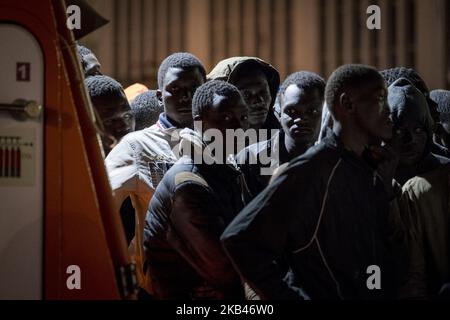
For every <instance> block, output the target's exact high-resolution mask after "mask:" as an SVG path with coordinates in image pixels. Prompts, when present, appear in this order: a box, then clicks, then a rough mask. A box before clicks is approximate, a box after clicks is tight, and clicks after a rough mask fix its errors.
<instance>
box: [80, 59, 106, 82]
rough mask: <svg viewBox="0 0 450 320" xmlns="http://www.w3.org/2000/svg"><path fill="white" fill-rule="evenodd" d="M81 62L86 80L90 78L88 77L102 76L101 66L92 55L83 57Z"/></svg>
mask: <svg viewBox="0 0 450 320" xmlns="http://www.w3.org/2000/svg"><path fill="white" fill-rule="evenodd" d="M83 60H84V66H83V67H84V76H85V77H86V78H87V77H90V76H95V75H101V74H102V73H101V72H100V67H101V65H100V63H99V62H98V60H97V58H96V57H95V55H94V54H93V53H90V54H88V55H85V56H84V57H83Z"/></svg>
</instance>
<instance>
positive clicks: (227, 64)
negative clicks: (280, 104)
mask: <svg viewBox="0 0 450 320" xmlns="http://www.w3.org/2000/svg"><path fill="white" fill-rule="evenodd" d="M207 78H208V79H215V80H223V81H226V82H229V83H231V84H233V85H235V86H236V87H237V88H238V89H239V91H240V92H241V94H242V96H243V97H244V100H245V103H246V104H247V106H248V122H249V124H250V128H253V129H266V130H271V129H279V128H280V124H279V122H278V120H277V119H276V117H275V115H274V113H273V105H274V103H275V98H276V95H277V92H278V87H279V85H280V75H279V73H278V71H277V70H276V69H275V68H274V67H273V66H271V65H270V64H269V63H267V62H265V61H264V60H262V59H259V58H256V57H232V58H228V59H225V60H222V61H220V62H219V63H218V64H217V65H216V66H215V67H214V69H213V70H212V71H211V72H210V73H209V74H208V76H207ZM268 134H271V133H270V131H269V132H268Z"/></svg>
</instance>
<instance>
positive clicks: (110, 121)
mask: <svg viewBox="0 0 450 320" xmlns="http://www.w3.org/2000/svg"><path fill="white" fill-rule="evenodd" d="M93 105H94V107H95V109H96V110H97V112H98V115H99V117H100V119H101V121H102V123H103V126H104V128H105V131H106V133H107V134H108V135H110V136H113V137H114V138H115V139H116V140H117V141H119V140H120V139H122V138H123V137H124V136H125V135H127V134H128V133H130V132H133V131H134V128H135V119H134V116H133V113H132V112H131V108H130V105H129V104H128V100H127V98H126V97H125V93H123V92H122V96H121V97H120V98H114V99H112V98H102V99H95V101H93Z"/></svg>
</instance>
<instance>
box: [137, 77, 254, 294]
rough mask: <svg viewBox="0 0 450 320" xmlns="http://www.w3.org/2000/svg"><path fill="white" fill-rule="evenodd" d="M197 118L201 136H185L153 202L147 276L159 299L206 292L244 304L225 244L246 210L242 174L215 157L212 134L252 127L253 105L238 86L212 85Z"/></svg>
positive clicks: (201, 94) (203, 92)
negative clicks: (225, 236) (227, 230)
mask: <svg viewBox="0 0 450 320" xmlns="http://www.w3.org/2000/svg"><path fill="white" fill-rule="evenodd" d="M192 112H193V116H194V120H195V121H196V122H195V124H194V126H195V131H193V130H191V129H185V130H183V131H182V132H181V133H180V135H181V143H180V149H181V151H182V152H183V156H182V157H181V158H180V160H179V161H177V162H176V163H175V164H174V166H173V167H172V168H171V169H170V170H169V171H168V172H167V173H166V175H165V176H164V178H163V179H162V181H161V183H160V184H159V185H158V187H157V189H156V191H155V194H154V195H153V198H152V200H151V202H150V206H149V210H148V213H147V218H146V224H145V231H144V249H145V253H146V265H147V272H148V273H149V275H150V277H151V278H152V280H153V288H154V293H155V296H156V298H158V299H190V298H196V296H195V295H196V294H197V293H198V292H202V290H203V289H204V288H208V289H209V292H210V293H209V294H208V295H209V296H210V297H212V298H214V299H224V298H242V297H243V290H242V286H241V284H240V279H239V277H238V275H237V273H236V271H234V269H233V267H232V265H231V263H230V262H229V260H228V258H227V256H226V254H225V252H224V251H223V249H222V245H221V243H220V240H219V238H220V235H221V234H222V232H223V230H224V229H225V227H226V226H227V225H228V224H229V223H230V222H231V220H232V219H233V218H234V217H235V216H236V215H237V213H238V212H239V211H240V210H241V209H242V208H243V206H244V203H243V200H242V193H243V183H242V175H241V173H240V172H239V171H238V170H237V168H236V166H234V165H232V164H230V163H224V162H223V160H224V158H222V157H218V156H216V155H215V154H213V153H210V152H208V150H209V149H208V146H210V145H211V144H210V141H209V140H208V137H209V135H208V134H207V133H208V130H209V129H215V130H217V131H218V132H220V133H221V134H222V135H223V136H225V131H226V130H227V129H238V128H243V129H246V128H247V126H248V123H247V107H246V105H245V102H244V100H243V99H242V96H241V94H240V93H239V91H238V89H237V88H236V87H234V86H233V85H231V84H228V83H226V82H223V81H218V80H213V81H210V82H208V83H206V84H204V85H203V86H201V87H199V88H198V90H197V91H196V93H195V95H194V98H193V101H192ZM200 121H201V127H200V126H199V123H200ZM197 160H200V161H197ZM207 163H210V164H207ZM197 298H202V297H197Z"/></svg>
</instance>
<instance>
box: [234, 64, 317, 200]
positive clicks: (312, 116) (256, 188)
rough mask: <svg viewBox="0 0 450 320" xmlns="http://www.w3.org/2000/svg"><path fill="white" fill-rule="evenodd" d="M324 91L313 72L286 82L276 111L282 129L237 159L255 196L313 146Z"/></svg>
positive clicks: (302, 73)
mask: <svg viewBox="0 0 450 320" xmlns="http://www.w3.org/2000/svg"><path fill="white" fill-rule="evenodd" d="M324 91H325V81H324V80H323V79H322V78H321V77H320V76H319V75H317V74H315V73H312V72H306V71H301V72H295V73H293V74H291V75H289V76H288V77H287V78H286V80H284V82H283V84H282V85H281V87H280V90H279V92H278V96H277V103H276V110H275V112H276V114H277V115H278V117H279V119H280V123H281V127H282V130H280V132H279V133H277V134H275V135H274V136H273V137H272V138H271V139H270V140H267V141H262V142H259V143H255V144H253V145H251V146H249V147H247V148H245V149H244V150H242V151H241V152H240V153H239V154H238V155H237V157H236V161H237V163H238V165H239V166H240V168H241V170H242V172H243V173H244V175H245V177H246V181H247V184H248V186H249V189H250V191H251V193H252V196H253V197H256V196H257V195H258V194H259V193H260V192H261V191H262V190H263V189H264V188H265V187H266V186H267V185H268V184H269V181H270V178H271V176H272V174H274V173H275V171H281V170H282V169H283V168H282V167H283V166H286V165H287V163H288V162H289V161H291V160H292V159H294V158H295V157H297V156H299V155H301V154H303V153H305V152H306V150H308V149H309V148H310V147H311V146H313V145H314V143H315V142H316V140H317V137H318V134H319V131H320V123H321V122H320V120H321V113H322V105H323V95H324ZM263 162H264V163H263Z"/></svg>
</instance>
